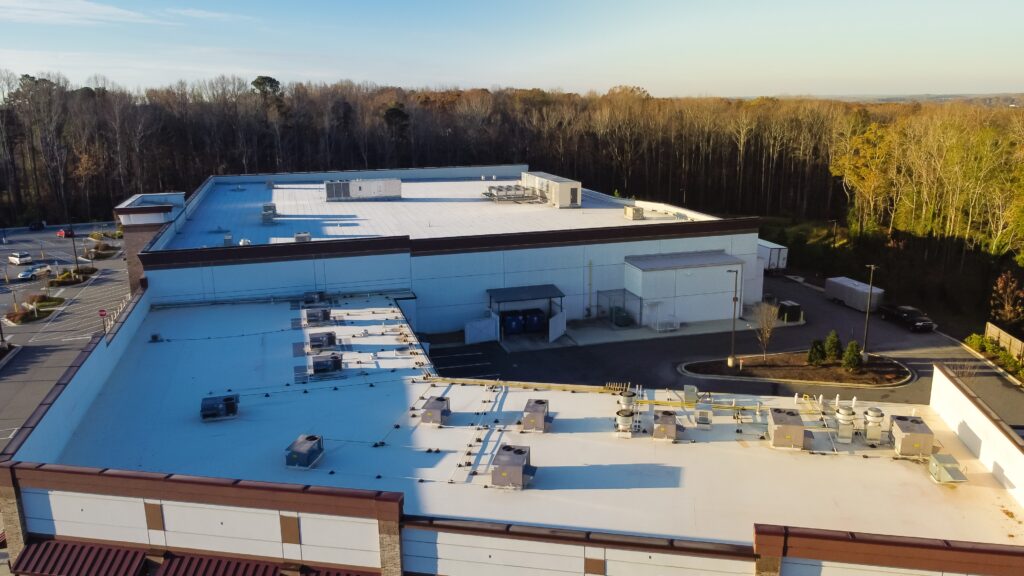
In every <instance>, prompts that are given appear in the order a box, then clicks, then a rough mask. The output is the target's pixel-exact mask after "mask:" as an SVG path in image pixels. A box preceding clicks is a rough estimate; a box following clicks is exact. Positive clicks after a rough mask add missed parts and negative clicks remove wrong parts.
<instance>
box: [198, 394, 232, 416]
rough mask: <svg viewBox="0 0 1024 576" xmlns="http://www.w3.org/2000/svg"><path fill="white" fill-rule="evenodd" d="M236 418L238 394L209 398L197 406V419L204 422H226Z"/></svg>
mask: <svg viewBox="0 0 1024 576" xmlns="http://www.w3.org/2000/svg"><path fill="white" fill-rule="evenodd" d="M235 416H238V394H229V395H227V396H210V397H208V398H203V401H202V402H201V403H200V405H199V417H200V418H202V419H203V421H204V422H210V421H213V420H227V419H229V418H234V417H235Z"/></svg>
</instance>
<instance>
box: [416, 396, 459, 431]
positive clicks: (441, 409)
mask: <svg viewBox="0 0 1024 576" xmlns="http://www.w3.org/2000/svg"><path fill="white" fill-rule="evenodd" d="M451 415H452V410H451V403H450V402H449V400H448V397H447V396H431V397H430V398H427V402H426V404H424V405H423V414H422V415H421V416H420V422H423V423H424V424H437V425H439V426H443V425H445V424H447V423H448V417H449V416H451Z"/></svg>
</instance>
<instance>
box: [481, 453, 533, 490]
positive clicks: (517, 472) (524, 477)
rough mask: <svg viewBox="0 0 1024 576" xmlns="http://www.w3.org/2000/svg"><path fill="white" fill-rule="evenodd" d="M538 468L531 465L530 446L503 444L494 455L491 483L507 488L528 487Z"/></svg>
mask: <svg viewBox="0 0 1024 576" xmlns="http://www.w3.org/2000/svg"><path fill="white" fill-rule="evenodd" d="M536 473H537V469H536V468H535V467H533V466H531V465H530V447H529V446H512V445H511V444H502V446H501V448H499V449H498V453H497V454H495V455H494V468H493V469H492V470H491V484H492V485H494V486H502V487H506V488H518V489H520V490H521V489H523V488H526V485H527V484H529V483H530V480H532V479H533V477H534V476H535V475H536Z"/></svg>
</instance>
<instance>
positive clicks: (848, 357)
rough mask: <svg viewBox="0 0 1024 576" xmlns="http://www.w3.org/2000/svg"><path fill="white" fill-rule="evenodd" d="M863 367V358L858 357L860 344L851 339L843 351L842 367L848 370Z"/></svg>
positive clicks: (856, 369)
mask: <svg viewBox="0 0 1024 576" xmlns="http://www.w3.org/2000/svg"><path fill="white" fill-rule="evenodd" d="M863 367H864V359H863V358H861V357H860V344H858V343H857V341H856V340H851V341H850V343H849V344H847V345H846V351H845V352H843V368H846V369H847V370H849V371H850V372H859V371H860V369H861V368H863Z"/></svg>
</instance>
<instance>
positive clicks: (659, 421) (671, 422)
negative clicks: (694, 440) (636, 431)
mask: <svg viewBox="0 0 1024 576" xmlns="http://www.w3.org/2000/svg"><path fill="white" fill-rule="evenodd" d="M680 428H682V427H681V426H679V421H678V420H677V419H676V413H675V412H673V411H672V410H663V411H661V412H658V413H657V415H656V416H655V417H654V434H653V435H652V436H653V437H654V438H655V439H658V440H672V441H675V439H676V438H677V435H678V434H679V429H680Z"/></svg>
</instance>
